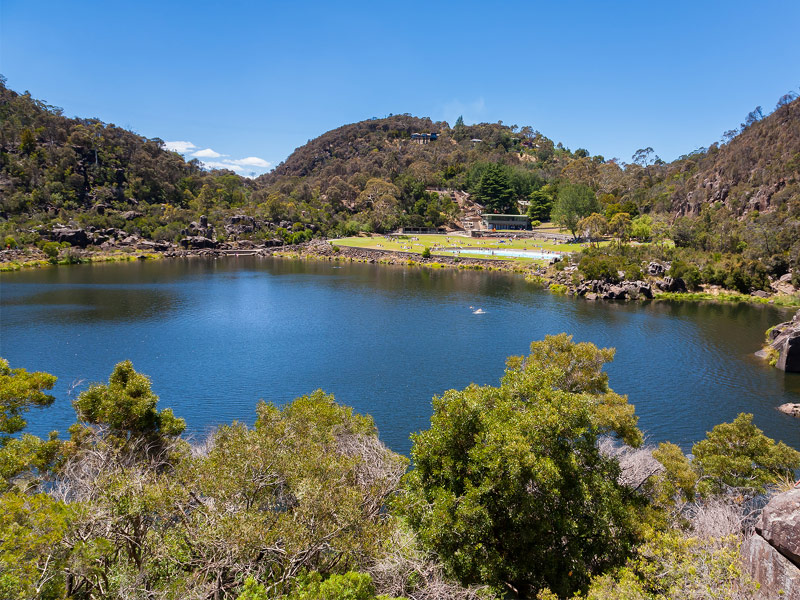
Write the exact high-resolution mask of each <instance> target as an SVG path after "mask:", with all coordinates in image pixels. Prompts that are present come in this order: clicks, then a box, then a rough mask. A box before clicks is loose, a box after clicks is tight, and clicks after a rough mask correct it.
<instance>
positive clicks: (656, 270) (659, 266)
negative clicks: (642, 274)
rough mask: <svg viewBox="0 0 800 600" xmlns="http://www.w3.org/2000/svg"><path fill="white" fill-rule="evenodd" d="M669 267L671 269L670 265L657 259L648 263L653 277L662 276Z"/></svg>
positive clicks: (648, 270) (648, 269) (649, 272)
mask: <svg viewBox="0 0 800 600" xmlns="http://www.w3.org/2000/svg"><path fill="white" fill-rule="evenodd" d="M667 269H669V265H665V264H664V263H660V262H658V261H655V260H654V261H652V262H650V264H649V265H647V272H648V274H650V275H652V276H653V277H661V276H662V275H663V274H664V273H666V272H667Z"/></svg>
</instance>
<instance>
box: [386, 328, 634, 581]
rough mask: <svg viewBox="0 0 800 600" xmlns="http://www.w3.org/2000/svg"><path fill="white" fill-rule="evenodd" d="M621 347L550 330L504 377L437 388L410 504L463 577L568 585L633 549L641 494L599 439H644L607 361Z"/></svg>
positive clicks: (420, 437) (416, 456) (406, 508)
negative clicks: (622, 478) (611, 380)
mask: <svg viewBox="0 0 800 600" xmlns="http://www.w3.org/2000/svg"><path fill="white" fill-rule="evenodd" d="M612 356H613V351H611V350H599V349H598V348H596V347H595V346H593V345H592V344H575V343H573V342H572V341H571V339H570V338H569V337H568V336H566V335H564V334H562V335H560V336H555V337H547V338H546V340H545V341H544V342H534V343H533V344H531V354H530V356H528V357H527V358H522V357H512V358H511V359H509V361H508V369H507V370H506V374H505V376H504V377H503V380H502V383H501V385H500V386H499V387H490V386H486V387H479V386H475V385H472V386H470V387H468V388H466V389H465V390H462V391H455V390H451V391H448V392H446V393H445V394H444V396H442V397H437V398H434V414H433V417H432V419H431V429H429V430H427V431H424V432H422V433H420V434H417V435H414V436H413V442H414V445H413V448H412V458H413V461H414V470H413V471H411V472H410V473H409V474H408V475H407V476H406V479H405V484H406V486H405V489H406V492H405V495H404V497H403V499H402V503H401V505H402V511H403V512H404V514H406V515H407V516H408V518H409V521H410V522H411V524H412V526H413V527H414V528H415V529H416V530H417V533H418V535H419V537H420V540H421V541H422V543H423V544H424V545H426V546H427V547H429V548H430V549H431V550H433V551H434V552H435V553H436V554H437V555H438V556H439V557H440V558H441V559H442V560H443V561H444V564H445V565H446V567H447V568H448V569H449V571H450V572H451V573H453V574H454V575H455V576H457V577H458V578H459V579H460V580H461V581H462V582H465V583H478V582H480V583H488V584H490V585H494V586H495V587H496V588H497V589H498V590H506V591H511V592H513V593H514V594H520V595H522V596H523V597H530V596H531V595H535V593H536V591H537V590H539V589H541V588H544V587H549V588H550V589H552V590H553V591H555V592H557V593H558V594H559V595H562V596H564V595H568V594H570V593H571V592H573V591H575V590H578V589H581V588H582V587H584V586H586V585H587V584H588V582H589V579H590V577H591V576H592V575H594V574H596V573H601V572H603V571H604V570H605V569H608V568H609V567H612V566H614V565H619V564H622V563H623V562H624V560H625V558H626V557H627V556H628V553H629V552H630V551H631V549H632V548H633V544H634V542H635V540H636V523H635V514H636V501H635V498H634V497H633V495H632V494H631V493H630V492H629V490H628V489H626V488H625V487H624V486H622V485H620V484H618V483H617V478H618V476H619V473H620V472H619V466H618V463H617V462H616V461H615V460H614V459H611V458H608V457H606V456H604V455H603V454H601V453H600V451H599V450H598V447H597V442H598V438H599V437H600V435H602V434H606V433H613V434H616V435H619V436H620V437H622V438H623V439H624V440H626V441H628V442H630V443H632V444H634V445H638V444H639V443H641V434H640V432H639V431H638V429H636V425H635V424H636V418H635V417H634V416H633V407H632V406H630V405H629V404H628V403H627V399H626V398H624V397H621V396H619V395H617V394H614V393H613V392H612V391H611V390H610V389H609V387H608V376H607V375H606V374H605V373H603V372H602V366H603V364H604V363H605V362H607V361H609V360H611V358H612Z"/></svg>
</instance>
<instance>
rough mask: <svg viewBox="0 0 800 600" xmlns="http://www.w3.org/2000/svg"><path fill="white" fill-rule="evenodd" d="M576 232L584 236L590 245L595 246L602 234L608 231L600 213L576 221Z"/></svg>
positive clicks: (606, 222) (606, 223)
mask: <svg viewBox="0 0 800 600" xmlns="http://www.w3.org/2000/svg"><path fill="white" fill-rule="evenodd" d="M578 231H582V232H583V233H585V234H586V237H588V238H589V243H590V244H591V243H594V244H597V243H598V242H599V241H600V238H602V237H603V234H604V233H605V232H606V231H608V221H606V218H605V217H604V216H603V215H601V214H600V213H592V214H591V215H589V216H588V217H584V218H583V219H581V220H580V221H578Z"/></svg>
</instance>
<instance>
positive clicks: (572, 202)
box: [551, 183, 600, 237]
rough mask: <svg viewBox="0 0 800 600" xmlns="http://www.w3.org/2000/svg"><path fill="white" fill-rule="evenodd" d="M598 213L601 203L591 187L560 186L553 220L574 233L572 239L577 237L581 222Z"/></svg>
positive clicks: (554, 206) (579, 185)
mask: <svg viewBox="0 0 800 600" xmlns="http://www.w3.org/2000/svg"><path fill="white" fill-rule="evenodd" d="M596 212H600V203H599V202H598V201H597V198H596V197H595V194H594V192H593V191H592V189H591V188H590V187H588V186H585V185H582V184H579V183H576V184H572V183H568V184H565V185H561V186H559V188H558V196H557V197H556V201H555V204H554V205H553V211H552V213H551V214H552V219H553V221H554V222H555V223H557V224H558V225H560V226H561V227H563V228H564V229H566V230H568V231H569V232H570V233H572V237H575V233H576V231H577V230H578V223H579V222H580V220H581V219H583V218H584V217H588V216H589V215H591V214H592V213H596Z"/></svg>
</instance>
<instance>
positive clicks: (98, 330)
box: [0, 257, 800, 453]
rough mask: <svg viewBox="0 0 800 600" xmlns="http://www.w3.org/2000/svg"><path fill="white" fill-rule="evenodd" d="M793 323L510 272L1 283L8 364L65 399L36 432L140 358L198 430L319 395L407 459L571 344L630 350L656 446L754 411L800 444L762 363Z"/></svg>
mask: <svg viewBox="0 0 800 600" xmlns="http://www.w3.org/2000/svg"><path fill="white" fill-rule="evenodd" d="M470 307H473V308H472V309H471V308H470ZM477 308H481V309H483V310H484V311H485V314H481V315H475V314H473V310H475V309H477ZM789 314H790V313H789V312H787V311H782V310H779V309H776V308H772V307H763V306H736V305H701V304H674V303H665V302H664V303H661V302H659V303H648V304H636V303H628V304H625V303H603V302H594V303H593V302H588V301H584V300H578V299H572V298H567V297H563V296H558V295H553V294H549V293H547V292H544V291H541V290H538V289H536V288H535V287H533V286H532V285H531V284H529V283H526V282H525V281H524V279H523V278H522V277H519V276H513V275H508V274H504V273H485V272H475V271H451V270H428V269H421V268H420V269H414V268H407V267H389V266H377V265H364V264H352V265H348V264H344V265H341V266H338V265H332V264H329V263H315V262H300V261H288V260H277V259H270V258H257V257H239V258H228V259H219V260H206V259H190V260H164V261H157V262H142V263H126V264H97V265H78V266H72V267H57V268H48V269H39V270H31V271H23V272H17V273H5V274H2V275H0V355H2V356H3V357H5V358H7V359H8V360H9V361H10V362H11V365H12V367H25V368H27V369H29V370H44V371H48V372H51V373H53V374H55V375H57V376H58V377H59V381H58V384H57V388H56V390H55V393H56V396H57V401H56V403H55V404H54V405H53V406H52V407H50V408H47V409H44V410H35V411H33V412H31V413H29V415H30V418H29V422H30V430H31V431H32V432H34V433H37V434H40V435H41V434H44V433H46V432H48V431H50V430H51V429H58V430H61V431H62V432H63V431H65V430H66V428H67V427H68V426H69V425H70V424H71V423H72V422H73V421H74V412H73V410H72V407H71V404H70V397H69V396H68V391H69V388H70V386H71V385H72V384H73V383H76V382H79V381H106V380H107V379H108V375H109V373H110V372H111V370H112V368H113V366H114V364H115V363H116V362H118V361H121V360H124V359H126V358H130V359H131V360H132V361H133V364H134V367H135V368H136V369H137V370H139V371H141V372H143V373H146V374H148V375H149V376H150V377H151V378H152V381H153V389H154V390H155V391H156V393H158V394H159V395H160V397H161V402H160V405H161V406H171V407H172V408H173V409H174V410H175V412H176V414H178V415H180V416H183V417H184V418H186V420H187V423H188V428H189V430H190V432H192V433H193V434H194V435H203V434H204V433H205V432H207V431H208V430H209V428H211V427H213V426H214V425H217V424H220V423H229V422H231V421H232V420H234V419H236V420H241V421H244V422H247V423H251V422H252V421H253V420H254V408H255V404H256V402H257V401H258V400H259V399H262V398H263V399H265V400H271V401H274V402H277V403H284V402H287V401H289V400H291V399H292V398H294V397H296V396H299V395H301V394H305V393H308V392H311V391H312V390H314V389H316V388H323V389H324V390H326V391H327V392H331V393H334V394H335V395H336V398H337V400H338V401H340V402H342V403H344V404H348V405H350V406H353V407H355V408H356V410H358V411H359V412H362V413H369V414H371V415H372V416H373V417H374V419H375V421H376V423H377V425H378V428H379V431H380V435H381V438H382V439H383V440H384V441H385V442H386V443H387V444H388V445H389V446H390V447H392V448H393V449H395V450H397V451H400V452H404V453H407V452H408V450H409V447H410V442H409V438H408V436H409V434H410V433H411V432H414V431H418V430H420V429H424V428H427V427H428V424H429V418H430V414H431V397H432V396H433V395H434V394H440V393H441V392H443V391H444V390H446V389H449V388H462V387H464V386H466V385H467V384H469V383H470V382H476V383H480V384H496V383H497V382H498V380H499V379H500V377H501V376H502V374H503V368H504V362H505V358H506V356H508V355H511V354H523V353H525V352H526V351H527V349H528V347H529V344H530V342H531V341H533V340H538V339H542V338H543V337H544V336H545V334H549V333H559V332H562V331H566V332H568V333H570V334H572V335H573V336H574V338H575V340H576V341H578V340H580V341H584V340H585V341H591V342H594V343H596V344H598V345H601V346H613V347H616V348H617V354H616V359H615V360H614V362H613V363H612V364H611V365H610V366H609V367H608V371H609V374H610V382H611V386H612V387H613V388H614V389H615V390H616V391H618V392H620V393H624V394H628V395H629V397H630V399H631V401H632V402H633V403H635V405H636V411H637V413H638V414H639V416H640V426H641V427H642V428H643V429H644V430H645V431H646V432H647V433H648V435H649V436H650V438H651V440H652V441H662V440H671V441H673V442H676V443H678V444H680V445H681V446H682V447H684V448H687V449H688V447H690V445H691V443H692V442H694V441H696V440H698V439H701V438H703V437H704V436H705V433H706V431H708V430H709V429H710V428H711V427H712V426H713V425H715V424H717V423H720V422H723V421H730V420H732V419H733V418H735V416H736V415H737V414H738V413H739V412H742V411H746V412H751V413H754V414H755V422H756V424H757V425H758V426H759V427H761V428H762V429H764V430H765V431H766V432H767V434H768V435H770V436H771V437H774V438H778V439H782V440H783V441H785V442H787V443H788V444H790V445H792V446H794V447H796V448H800V420H797V419H792V418H791V417H788V416H786V415H783V414H781V413H779V412H778V411H776V410H775V407H776V406H777V405H779V404H782V403H783V402H800V376H799V375H786V374H784V373H782V372H780V371H777V370H775V369H772V368H770V367H768V366H766V365H765V364H764V363H762V362H761V361H759V360H758V359H757V358H755V357H754V356H753V352H755V351H756V350H758V348H759V346H760V343H761V341H762V339H763V335H764V330H765V329H767V328H768V327H769V326H771V325H773V324H775V323H777V322H779V321H782V320H785V319H786V318H787V316H788V315H789ZM83 388H85V383H83V384H78V385H77V388H76V390H80V389H83Z"/></svg>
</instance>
